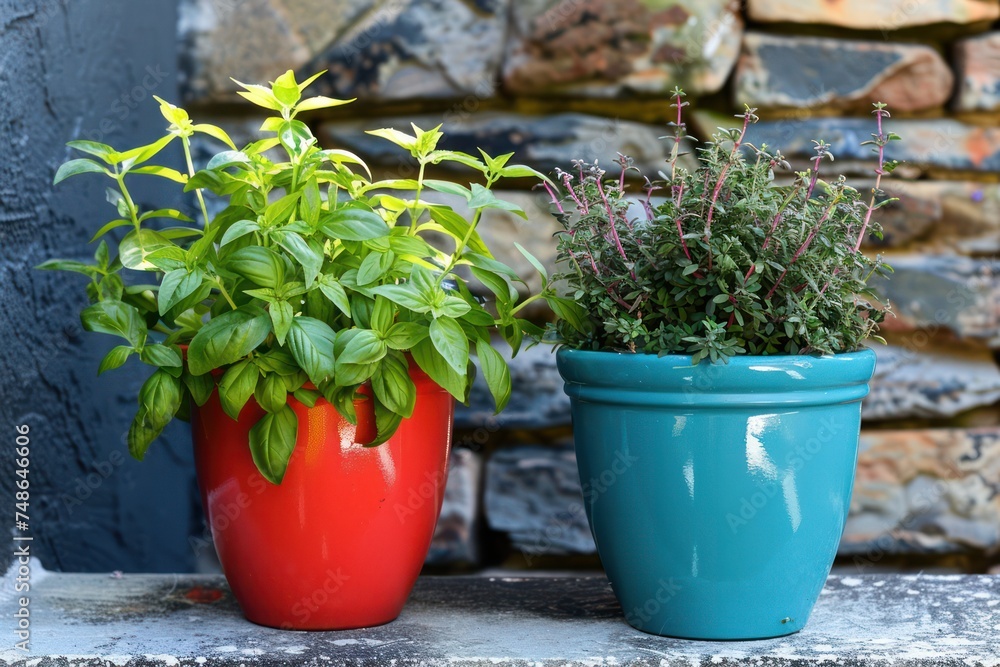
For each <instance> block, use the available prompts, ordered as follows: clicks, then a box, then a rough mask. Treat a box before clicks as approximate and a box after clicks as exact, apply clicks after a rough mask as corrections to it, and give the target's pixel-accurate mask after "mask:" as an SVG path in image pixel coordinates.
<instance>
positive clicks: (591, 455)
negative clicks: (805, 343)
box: [558, 348, 875, 639]
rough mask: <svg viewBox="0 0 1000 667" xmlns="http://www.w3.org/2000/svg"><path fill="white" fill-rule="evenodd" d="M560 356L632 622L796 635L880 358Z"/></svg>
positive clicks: (671, 631)
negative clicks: (721, 360)
mask: <svg viewBox="0 0 1000 667" xmlns="http://www.w3.org/2000/svg"><path fill="white" fill-rule="evenodd" d="M558 364H559V372H560V373H561V374H562V377H563V379H564V380H565V382H566V385H565V390H566V393H567V394H568V395H569V397H570V399H571V402H572V408H573V431H574V437H575V440H576V452H577V462H578V466H579V470H580V478H581V480H582V483H583V490H584V500H585V503H584V504H585V506H586V509H587V517H588V519H589V520H590V527H591V530H592V531H593V533H594V540H595V541H596V543H597V550H598V553H599V554H600V557H601V562H602V563H603V564H604V568H605V571H606V572H607V575H608V578H609V579H610V580H611V585H612V587H613V588H614V591H615V594H616V595H617V596H618V600H619V602H621V605H622V609H623V611H624V613H625V618H626V620H627V621H628V622H629V623H630V624H631V625H633V626H634V627H636V628H638V629H639V630H643V631H645V632H651V633H654V634H658V635H666V636H671V637H684V638H692V639H762V638H766V637H777V636H781V635H787V634H791V633H793V632H797V631H798V630H800V629H802V627H803V626H804V625H805V624H806V621H807V620H808V618H809V613H810V611H811V610H812V607H813V605H814V604H815V603H816V599H817V598H818V597H819V594H820V591H821V590H822V589H823V585H824V583H825V581H826V577H827V575H828V574H829V572H830V567H831V565H832V564H833V559H834V556H835V555H836V552H837V545H838V543H839V541H840V536H841V533H842V532H843V530H844V523H845V521H846V520H847V512H848V508H849V506H850V499H851V487H852V485H853V483H854V469H855V465H856V463H857V454H858V430H859V427H860V422H861V399H862V398H864V397H865V396H866V395H867V394H868V381H869V380H870V379H871V377H872V373H873V372H874V370H875V354H874V353H873V352H872V351H871V350H863V351H860V352H854V353H849V354H838V355H834V356H828V357H811V356H769V357H740V358H735V359H731V360H730V361H729V363H728V364H725V365H723V364H710V363H707V362H703V363H701V364H699V365H698V366H691V359H690V357H685V356H664V357H656V356H655V355H643V354H619V353H614V352H584V351H578V350H570V349H565V348H564V349H561V350H559V352H558Z"/></svg>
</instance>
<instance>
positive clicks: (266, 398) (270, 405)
mask: <svg viewBox="0 0 1000 667" xmlns="http://www.w3.org/2000/svg"><path fill="white" fill-rule="evenodd" d="M299 391H305V390H302V389H300V390H299ZM253 395H254V398H256V399H257V404H258V405H260V407H262V408H264V409H265V410H267V411H268V412H277V411H278V410H280V409H282V408H283V407H285V403H287V402H288V390H287V389H286V388H285V381H284V380H283V379H282V377H281V376H280V375H278V374H277V373H268V374H266V375H264V376H263V378H262V380H261V381H259V382H258V383H257V388H256V389H254V394H253Z"/></svg>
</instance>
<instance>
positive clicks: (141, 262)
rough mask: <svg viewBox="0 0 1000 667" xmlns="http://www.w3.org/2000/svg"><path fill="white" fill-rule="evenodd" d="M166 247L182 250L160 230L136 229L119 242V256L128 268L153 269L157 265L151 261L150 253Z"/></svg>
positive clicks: (137, 269)
mask: <svg viewBox="0 0 1000 667" xmlns="http://www.w3.org/2000/svg"><path fill="white" fill-rule="evenodd" d="M165 248H176V249H177V250H180V248H178V247H177V246H176V245H174V244H173V243H172V242H171V241H170V239H168V238H166V237H165V236H163V235H162V234H160V233H159V232H154V231H153V230H152V229H145V228H143V229H138V230H135V229H134V230H132V231H131V232H129V233H128V234H126V235H125V238H123V239H122V241H121V243H120V244H118V258H119V259H120V260H121V263H122V264H123V265H124V266H125V268H127V269H133V270H135V271H153V270H156V268H157V266H156V264H154V263H153V262H152V261H150V255H152V254H153V253H155V252H157V251H160V250H164V249H165Z"/></svg>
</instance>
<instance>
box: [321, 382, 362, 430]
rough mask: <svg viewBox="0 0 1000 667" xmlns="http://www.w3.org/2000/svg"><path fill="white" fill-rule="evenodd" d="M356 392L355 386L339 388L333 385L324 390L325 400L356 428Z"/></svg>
mask: <svg viewBox="0 0 1000 667" xmlns="http://www.w3.org/2000/svg"><path fill="white" fill-rule="evenodd" d="M356 391H357V390H356V389H355V387H354V386H347V387H338V386H337V385H335V384H333V383H330V384H329V385H327V386H326V387H324V388H323V398H325V399H326V400H327V402H328V403H329V404H330V405H332V406H333V407H334V408H336V409H337V412H339V413H340V416H341V417H343V418H344V419H346V420H347V421H348V422H350V423H351V424H354V425H355V426H357V425H358V413H357V411H356V410H355V408H354V400H355V394H356Z"/></svg>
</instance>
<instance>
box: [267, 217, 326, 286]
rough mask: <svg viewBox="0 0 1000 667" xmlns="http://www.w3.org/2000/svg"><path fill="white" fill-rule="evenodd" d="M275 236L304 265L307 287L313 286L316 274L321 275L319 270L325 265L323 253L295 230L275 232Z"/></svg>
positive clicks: (279, 243)
mask: <svg viewBox="0 0 1000 667" xmlns="http://www.w3.org/2000/svg"><path fill="white" fill-rule="evenodd" d="M273 236H274V238H275V239H276V240H277V241H278V245H280V246H281V247H282V248H284V249H285V250H286V251H288V254H289V255H291V256H292V257H294V258H295V259H296V261H298V263H299V264H301V265H302V271H303V272H304V274H305V279H306V289H309V288H310V287H312V284H313V282H314V281H315V280H316V276H318V275H319V271H320V269H321V268H322V267H323V255H322V254H320V253H318V252H316V250H315V249H313V248H312V247H311V246H310V245H309V244H308V243H306V240H305V239H303V238H302V237H301V236H299V235H298V234H296V233H295V232H287V231H281V232H275V233H274V234H273Z"/></svg>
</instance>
